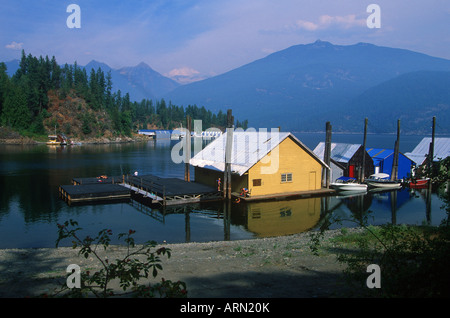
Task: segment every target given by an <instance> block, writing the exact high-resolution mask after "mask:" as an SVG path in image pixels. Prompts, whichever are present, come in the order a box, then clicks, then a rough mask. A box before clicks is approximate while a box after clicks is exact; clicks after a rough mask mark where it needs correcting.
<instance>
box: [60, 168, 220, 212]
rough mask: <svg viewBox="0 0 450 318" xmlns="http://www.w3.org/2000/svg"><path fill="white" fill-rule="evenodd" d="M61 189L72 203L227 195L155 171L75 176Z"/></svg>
mask: <svg viewBox="0 0 450 318" xmlns="http://www.w3.org/2000/svg"><path fill="white" fill-rule="evenodd" d="M59 193H60V197H61V198H62V199H63V200H65V201H66V202H68V203H82V202H84V203H92V202H94V201H103V202H105V201H117V200H124V199H131V198H142V199H146V200H150V204H159V205H163V206H167V205H180V204H187V203H198V202H205V201H218V200H221V199H223V196H222V194H221V192H218V191H217V189H215V188H212V187H209V186H205V185H202V184H200V183H196V182H188V181H185V180H182V179H178V178H160V177H157V176H154V175H144V176H139V177H138V176H122V177H120V176H118V177H104V178H95V177H93V178H74V179H72V185H62V186H60V187H59Z"/></svg>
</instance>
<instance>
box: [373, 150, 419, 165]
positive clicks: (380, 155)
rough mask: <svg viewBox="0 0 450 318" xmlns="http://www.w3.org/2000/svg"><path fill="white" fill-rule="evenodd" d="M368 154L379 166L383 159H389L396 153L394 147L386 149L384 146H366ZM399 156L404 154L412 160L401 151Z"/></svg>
mask: <svg viewBox="0 0 450 318" xmlns="http://www.w3.org/2000/svg"><path fill="white" fill-rule="evenodd" d="M366 151H367V153H368V155H369V156H370V157H371V158H372V160H373V163H374V164H375V166H377V165H378V164H379V163H380V162H381V161H383V160H385V159H387V158H388V157H390V156H393V155H394V149H384V148H366ZM399 156H403V157H406V158H408V159H409V160H411V161H414V160H412V159H411V158H409V157H407V156H406V155H404V154H402V153H401V152H399Z"/></svg>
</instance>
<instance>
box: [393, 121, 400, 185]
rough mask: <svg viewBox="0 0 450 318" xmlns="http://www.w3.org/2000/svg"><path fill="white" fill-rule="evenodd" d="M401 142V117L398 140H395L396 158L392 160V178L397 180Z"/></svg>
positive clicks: (398, 125) (398, 126)
mask: <svg viewBox="0 0 450 318" xmlns="http://www.w3.org/2000/svg"><path fill="white" fill-rule="evenodd" d="M399 144H400V119H399V120H398V121H397V140H396V141H395V148H394V160H393V161H392V173H391V180H397V177H398V152H399Z"/></svg>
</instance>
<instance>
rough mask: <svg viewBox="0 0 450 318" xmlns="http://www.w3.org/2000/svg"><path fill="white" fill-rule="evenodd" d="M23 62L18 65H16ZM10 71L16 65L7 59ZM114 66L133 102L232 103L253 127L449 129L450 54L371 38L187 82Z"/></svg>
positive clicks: (283, 54) (281, 54) (309, 48)
mask: <svg viewBox="0 0 450 318" xmlns="http://www.w3.org/2000/svg"><path fill="white" fill-rule="evenodd" d="M17 64H18V63H17ZM7 67H8V70H9V72H12V71H14V69H12V70H11V69H10V67H11V66H10V65H9V64H8V63H7ZM85 67H86V68H87V70H88V71H90V68H94V69H97V68H98V67H101V68H102V70H104V71H105V73H106V72H107V71H108V70H111V74H112V81H113V85H114V88H115V89H116V90H117V89H120V90H121V92H122V93H123V94H125V92H128V93H129V94H130V98H131V99H132V100H136V101H140V100H141V99H142V98H147V99H155V98H158V99H159V98H164V99H165V100H166V101H171V102H172V103H173V104H174V105H179V106H185V107H186V106H188V105H194V104H195V105H197V106H205V108H207V109H209V110H211V111H212V112H218V111H219V110H222V111H226V109H232V110H233V115H235V116H237V117H238V118H245V119H248V121H249V127H255V128H260V127H265V128H271V127H281V129H282V130H285V131H323V130H324V128H325V123H326V121H330V122H331V124H332V127H333V131H342V132H362V129H363V122H364V118H366V117H367V118H368V120H369V131H370V132H376V133H393V132H395V131H396V125H397V119H400V120H401V127H402V131H405V132H408V133H420V134H423V133H427V134H428V133H430V130H431V127H430V126H431V124H430V123H431V118H432V117H433V116H436V117H437V122H438V123H441V124H440V125H438V127H439V129H438V132H439V133H447V134H448V133H450V125H449V123H450V115H448V114H450V112H449V109H450V60H446V59H442V58H436V57H432V56H429V55H426V54H422V53H417V52H413V51H410V50H404V49H397V48H389V47H383V46H376V45H373V44H368V43H357V44H354V45H345V46H344V45H334V44H331V43H329V42H324V41H320V40H318V41H316V42H314V43H310V44H301V45H294V46H291V47H289V48H287V49H284V50H281V51H278V52H275V53H272V54H270V55H268V56H266V57H264V58H262V59H259V60H256V61H254V62H251V63H248V64H246V65H243V66H241V67H238V68H236V69H234V70H231V71H229V72H227V73H224V74H221V75H218V76H215V77H211V78H207V79H204V80H201V81H197V82H193V83H189V84H184V85H182V84H180V83H178V82H176V81H174V80H172V79H170V78H167V77H165V76H163V75H161V74H159V73H158V72H156V71H154V70H153V69H152V68H151V67H150V66H148V65H147V64H145V63H141V64H139V65H137V66H135V67H124V68H121V69H118V70H113V69H111V68H110V67H109V66H108V65H106V64H103V63H100V62H96V61H91V62H90V63H89V64H87V65H86V66H85Z"/></svg>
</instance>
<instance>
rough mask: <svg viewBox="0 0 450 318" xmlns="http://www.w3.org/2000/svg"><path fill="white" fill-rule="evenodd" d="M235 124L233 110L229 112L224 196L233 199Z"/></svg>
mask: <svg viewBox="0 0 450 318" xmlns="http://www.w3.org/2000/svg"><path fill="white" fill-rule="evenodd" d="M233 122H234V118H233V116H232V114H231V109H229V110H228V111H227V132H226V134H227V142H226V145H225V169H224V183H223V196H224V198H227V199H231V154H232V149H233Z"/></svg>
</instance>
